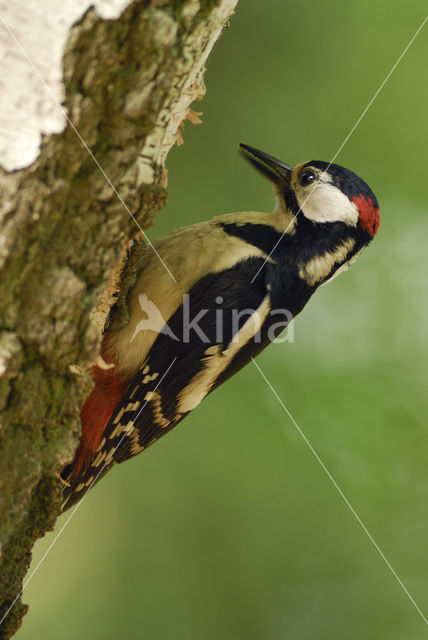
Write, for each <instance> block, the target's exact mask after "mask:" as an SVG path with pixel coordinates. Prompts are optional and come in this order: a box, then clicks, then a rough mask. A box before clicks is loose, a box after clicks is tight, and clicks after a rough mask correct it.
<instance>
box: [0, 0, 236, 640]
mask: <svg viewBox="0 0 428 640" xmlns="http://www.w3.org/2000/svg"><path fill="white" fill-rule="evenodd" d="M236 2H237V0H164V1H162V0H158V1H156V0H151V1H150V0H144V1H143V0H141V1H137V2H132V3H131V4H129V6H128V7H127V8H126V9H125V10H124V11H123V13H122V14H121V15H120V16H119V17H118V18H117V19H112V20H105V19H103V18H100V17H99V15H98V14H97V12H96V10H95V9H93V8H91V9H89V10H88V11H87V12H86V13H85V14H84V15H83V17H82V18H81V19H80V20H79V21H78V23H76V24H75V25H74V26H73V28H72V29H71V31H70V36H69V39H68V42H67V45H66V48H65V51H64V58H63V80H64V95H65V100H64V106H65V109H66V112H67V115H68V118H69V119H70V121H71V122H72V123H73V125H74V127H75V128H76V130H77V131H78V132H79V135H80V136H81V138H82V139H83V140H84V141H85V144H86V145H87V146H88V147H89V149H90V150H91V153H92V154H93V156H94V157H91V155H90V153H89V152H88V149H87V148H86V147H85V145H84V144H83V143H82V140H81V139H80V138H79V136H78V135H77V134H76V131H75V130H74V129H73V127H72V126H71V125H70V122H68V123H67V126H66V127H65V129H64V131H62V132H61V133H58V134H51V135H47V136H45V137H44V138H43V140H42V144H41V148H40V153H39V155H38V158H37V159H36V160H35V161H34V162H33V164H31V166H29V167H28V168H26V169H20V170H17V171H14V172H7V171H5V170H4V169H0V187H1V195H2V197H1V202H0V456H1V465H0V542H1V550H0V551H1V556H0V563H1V564H0V619H1V618H2V617H3V616H4V614H5V613H6V612H8V609H9V608H10V606H11V605H12V603H13V601H14V599H15V597H16V596H17V595H18V593H19V592H20V590H21V588H22V581H23V578H24V576H25V573H26V571H27V570H28V566H29V564H30V560H31V548H32V546H33V544H34V541H35V540H37V538H39V537H41V536H42V535H43V534H44V533H45V532H46V531H47V530H49V529H52V527H53V526H54V524H55V521H56V518H57V515H58V511H59V506H60V503H61V483H60V481H59V480H58V478H57V476H56V475H55V474H56V473H57V472H58V471H59V470H60V469H61V468H62V466H63V465H64V464H65V463H67V462H69V461H70V460H71V458H72V457H73V452H74V450H75V448H76V445H77V441H78V438H79V432H80V420H79V413H80V408H81V405H82V402H83V400H84V398H85V396H86V395H87V393H88V391H89V390H90V387H91V382H90V379H89V377H88V376H87V375H85V374H84V369H85V366H86V364H87V363H88V362H89V361H90V360H92V359H93V358H94V356H95V354H96V351H97V348H98V346H99V341H100V334H101V328H102V326H103V324H104V321H105V318H106V315H107V313H108V310H109V307H110V304H111V301H112V293H113V292H114V290H115V286H116V280H117V274H118V271H119V270H118V268H117V264H118V260H119V259H120V256H121V255H123V254H124V250H125V248H126V246H127V243H128V242H129V240H130V239H131V238H134V237H135V235H136V232H138V229H137V226H136V223H135V221H134V220H133V219H132V218H131V215H130V214H132V215H133V216H134V217H135V220H136V221H137V223H138V225H140V227H141V228H142V229H146V228H148V227H149V226H150V225H151V224H152V222H153V218H154V215H155V213H156V212H157V211H158V210H159V209H160V208H162V206H164V204H165V202H166V190H165V187H166V170H165V169H164V166H163V164H164V160H165V158H166V155H167V153H168V151H169V149H170V148H171V146H172V145H173V144H174V142H175V140H176V136H177V128H178V125H179V124H180V122H181V121H182V120H183V119H184V118H185V117H186V115H187V113H188V110H189V108H190V104H191V103H192V101H193V100H194V99H195V98H197V97H200V96H201V95H202V94H203V93H204V88H203V82H202V76H203V72H204V65H205V62H206V59H207V57H208V55H209V53H210V51H211V49H212V47H213V45H214V42H215V40H216V39H217V37H218V36H219V35H220V33H221V30H222V28H223V27H224V25H225V23H226V21H227V20H228V18H229V17H230V15H231V14H232V12H233V9H234V6H235V4H236ZM28 100H31V96H29V97H28ZM94 158H96V161H97V162H98V163H99V165H100V166H101V167H102V169H103V171H104V172H105V174H106V175H107V176H108V178H109V180H110V181H111V184H109V182H108V181H107V180H106V176H105V175H104V174H103V172H102V171H101V170H100V168H99V166H97V164H96V162H95V161H94ZM112 185H114V188H115V189H116V190H117V192H118V193H115V190H114V189H113V188H112ZM118 194H120V197H118ZM124 203H125V204H126V206H125V204H124ZM127 209H128V211H127ZM138 234H139V235H140V236H141V233H140V232H138ZM115 265H116V267H115ZM82 372H83V373H82ZM26 610H27V607H26V605H24V604H22V602H21V599H20V598H18V600H17V601H16V602H15V604H14V605H13V607H12V608H11V609H10V611H9V612H8V614H7V616H6V618H5V619H4V621H3V623H2V625H1V627H0V637H1V638H4V639H7V638H10V637H11V636H12V635H13V634H14V633H15V632H16V630H17V629H18V628H19V626H20V624H21V619H22V616H23V615H24V614H25V612H26Z"/></svg>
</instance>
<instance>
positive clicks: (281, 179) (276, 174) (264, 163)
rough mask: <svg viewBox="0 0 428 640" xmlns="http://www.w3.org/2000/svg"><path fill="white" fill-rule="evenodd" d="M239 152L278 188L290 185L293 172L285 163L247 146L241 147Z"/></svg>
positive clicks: (242, 145)
mask: <svg viewBox="0 0 428 640" xmlns="http://www.w3.org/2000/svg"><path fill="white" fill-rule="evenodd" d="M239 151H240V152H241V155H243V156H244V158H246V159H247V160H249V162H251V164H252V165H254V166H255V167H256V169H258V170H259V171H260V172H261V173H263V175H265V176H266V177H267V178H268V179H269V180H270V181H271V182H273V183H275V184H276V185H278V186H281V187H283V186H284V184H285V185H287V186H288V185H289V184H290V177H291V172H292V170H293V168H292V167H290V166H289V165H288V164H285V162H281V160H278V159H277V158H274V157H273V156H270V155H269V154H267V153H264V152H263V151H259V150H258V149H254V147H249V146H248V145H246V144H240V145H239Z"/></svg>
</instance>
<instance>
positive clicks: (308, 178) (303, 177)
mask: <svg viewBox="0 0 428 640" xmlns="http://www.w3.org/2000/svg"><path fill="white" fill-rule="evenodd" d="M316 177H317V174H316V173H315V171H313V170H312V169H303V171H302V173H301V174H300V177H299V182H300V184H301V185H302V187H306V186H307V185H308V184H310V183H311V182H313V181H314V180H315V178H316Z"/></svg>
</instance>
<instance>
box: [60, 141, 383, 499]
mask: <svg viewBox="0 0 428 640" xmlns="http://www.w3.org/2000/svg"><path fill="white" fill-rule="evenodd" d="M240 151H241V153H242V154H243V155H244V157H245V158H246V159H247V160H249V161H250V163H251V164H252V165H254V166H255V167H256V169H257V170H258V171H259V172H261V173H262V174H263V175H264V176H265V177H266V178H268V180H269V181H270V182H271V183H272V185H273V188H274V190H275V193H276V201H277V204H276V208H275V210H274V212H273V213H261V212H255V211H245V212H239V213H231V214H225V215H220V216H217V217H215V218H214V219H212V220H210V221H208V222H201V223H197V224H193V225H190V226H188V227H184V228H181V229H177V230H175V231H172V232H171V233H168V234H167V235H165V236H164V237H162V238H160V239H159V240H157V241H156V242H154V244H153V245H150V246H142V245H137V246H136V248H135V249H134V250H133V251H132V254H131V255H130V257H129V261H128V264H127V265H126V267H125V269H124V272H123V276H122V280H121V288H120V292H119V294H118V299H117V302H116V304H115V305H114V306H113V308H112V310H111V313H110V318H109V321H108V324H107V328H106V330H105V333H104V337H103V341H102V347H101V352H100V358H99V360H98V362H97V364H94V365H93V366H92V367H91V370H90V373H91V375H92V378H93V380H94V383H95V387H94V389H93V391H92V393H91V394H90V395H89V396H88V398H87V400H86V402H85V404H84V406H83V409H82V413H81V421H82V435H81V439H80V444H79V446H78V449H77V451H76V454H75V457H74V460H73V462H72V463H71V464H70V465H68V466H67V467H66V468H65V469H63V471H62V474H61V475H62V478H63V480H64V484H65V485H66V486H65V488H64V504H63V508H64V509H65V508H68V507H70V506H71V505H73V504H75V503H76V502H77V501H78V500H80V499H81V497H82V496H83V495H84V494H85V493H86V492H87V491H88V490H89V489H90V488H91V487H92V486H93V485H94V484H95V483H96V482H97V481H98V480H99V479H100V478H101V477H102V476H104V475H105V473H107V471H109V469H111V467H112V466H114V465H115V464H117V463H120V462H124V461H125V460H127V459H128V458H131V457H132V456H134V455H136V454H138V453H140V452H141V451H143V450H144V449H146V448H147V447H149V446H150V445H151V444H153V443H154V442H156V440H158V439H159V438H160V437H161V436H163V435H165V434H166V433H168V431H170V430H171V429H172V428H173V427H175V426H176V425H177V424H178V423H179V422H181V420H183V418H185V417H186V416H187V415H188V414H189V413H190V412H191V411H192V410H193V409H195V407H197V406H198V404H199V403H200V402H201V400H203V398H205V396H206V395H208V394H209V393H211V392H212V391H213V390H214V389H216V388H217V387H218V386H219V385H221V384H222V383H223V382H225V381H226V380H227V379H228V378H230V377H231V376H233V375H234V374H235V373H237V371H239V370H240V369H241V368H242V367H243V366H245V365H246V364H247V363H248V362H249V361H250V360H251V358H253V357H255V356H256V355H257V354H258V353H259V352H260V351H262V349H264V348H265V347H266V346H267V345H268V344H269V343H270V342H271V341H272V340H273V339H274V338H275V337H276V336H277V335H278V333H279V332H280V331H281V330H282V329H284V327H285V326H286V324H287V322H289V321H290V320H291V319H292V318H294V317H295V316H296V315H297V314H298V313H299V312H300V311H301V310H302V309H303V307H304V306H305V305H306V303H307V302H308V300H309V298H310V297H311V296H312V294H313V293H314V292H315V291H316V289H317V288H318V287H319V286H320V285H322V284H324V283H326V282H328V281H329V280H331V279H332V278H334V277H335V276H336V275H337V274H338V273H339V272H341V271H343V270H344V269H346V268H347V267H348V265H350V264H351V263H353V262H354V261H355V260H356V258H357V257H358V255H359V254H360V253H361V251H362V249H363V248H364V247H365V246H366V245H368V244H369V243H370V241H371V240H372V239H373V237H374V235H375V234H376V232H377V230H378V227H379V222H380V218H379V205H378V202H377V199H376V197H375V195H374V193H373V192H372V190H371V189H370V187H369V186H368V185H367V184H366V183H365V182H364V181H363V180H362V179H361V178H359V177H358V176H357V175H356V174H355V173H353V172H352V171H349V170H348V169H345V168H344V167H341V166H339V165H336V164H331V163H327V162H322V161H319V160H313V161H311V162H304V163H302V164H299V165H297V166H295V167H294V168H292V167H291V166H289V165H287V164H285V163H284V162H282V161H280V160H278V159H277V158H274V157H273V156H270V155H268V154H267V153H264V152H262V151H259V150H257V149H255V148H253V147H250V146H248V145H244V144H241V145H240ZM279 310H283V312H284V313H285V314H286V318H285V319H284V318H283V321H282V322H278V311H279Z"/></svg>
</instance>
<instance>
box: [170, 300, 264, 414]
mask: <svg viewBox="0 0 428 640" xmlns="http://www.w3.org/2000/svg"><path fill="white" fill-rule="evenodd" d="M269 311H270V296H269V294H268V295H266V297H265V298H264V300H263V302H262V303H261V305H260V306H259V308H258V309H257V310H256V311H255V312H254V313H253V314H252V315H251V316H250V317H249V318H248V320H247V321H246V322H245V323H244V325H243V326H242V327H241V328H240V330H239V331H238V333H237V334H236V335H235V336H234V338H233V340H232V342H231V343H230V345H229V346H228V347H227V349H224V350H223V345H221V344H220V345H215V346H211V347H209V348H208V349H207V350H206V351H205V355H206V357H205V358H203V363H204V367H203V368H202V370H201V371H199V372H198V373H197V374H196V375H195V376H194V377H193V378H192V380H191V381H190V382H189V384H188V385H187V386H186V387H185V388H184V389H183V390H182V391H181V392H180V393H179V396H178V412H179V413H187V412H188V411H192V410H193V409H194V408H195V407H197V406H198V404H199V403H200V402H201V401H202V400H203V399H204V398H205V396H206V395H207V394H208V393H209V392H210V390H211V387H212V386H213V384H214V383H215V381H216V380H217V378H218V376H219V375H220V374H221V373H222V372H223V371H225V369H227V367H228V366H229V364H230V363H231V361H232V360H233V358H234V357H235V355H236V354H237V353H238V351H240V350H241V349H242V347H243V346H244V345H246V344H247V342H249V341H250V340H251V339H252V338H254V336H255V335H256V333H257V332H258V331H259V330H260V328H261V326H262V324H263V322H264V321H265V319H266V316H267V314H268V313H269Z"/></svg>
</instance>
